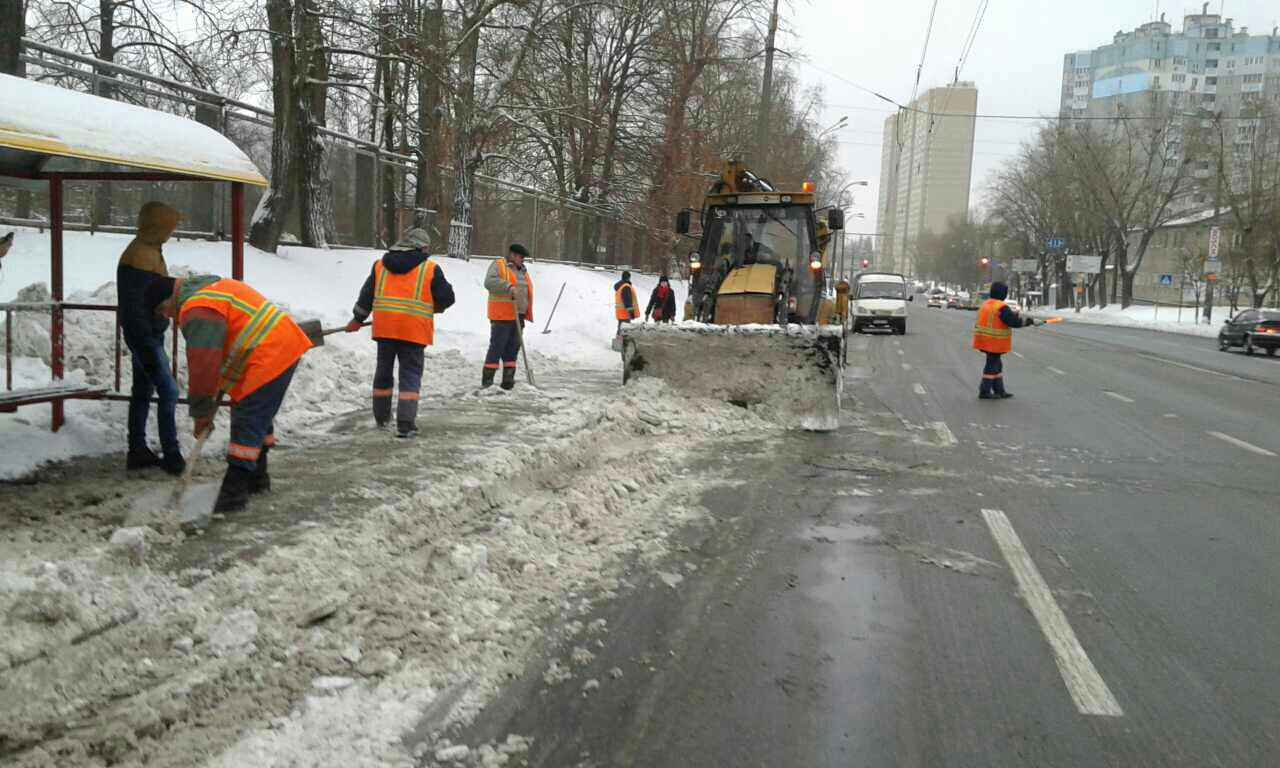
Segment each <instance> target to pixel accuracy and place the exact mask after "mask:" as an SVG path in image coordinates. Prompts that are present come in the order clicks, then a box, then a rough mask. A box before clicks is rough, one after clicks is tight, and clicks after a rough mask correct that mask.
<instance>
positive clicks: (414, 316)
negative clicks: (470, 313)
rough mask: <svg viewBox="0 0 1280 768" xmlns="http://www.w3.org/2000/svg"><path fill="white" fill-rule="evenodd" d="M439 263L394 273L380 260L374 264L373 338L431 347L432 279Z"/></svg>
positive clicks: (434, 324) (421, 265) (434, 325)
mask: <svg viewBox="0 0 1280 768" xmlns="http://www.w3.org/2000/svg"><path fill="white" fill-rule="evenodd" d="M435 274H436V263H435V262H434V261H424V262H422V263H421V264H419V265H418V266H417V268H415V269H412V270H410V271H408V272H405V273H403V274H399V275H397V274H395V273H394V272H392V271H391V270H389V269H387V268H386V267H385V266H384V265H383V264H382V261H381V260H379V261H378V262H377V263H376V264H374V265H373V285H374V288H373V338H375V339H398V340H399V341H407V342H410V343H411V344H421V345H423V346H426V347H429V346H431V343H432V342H433V341H435V338H436V321H435V313H436V312H435V304H434V303H432V299H431V278H433V277H435Z"/></svg>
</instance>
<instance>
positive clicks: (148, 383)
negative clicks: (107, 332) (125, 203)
mask: <svg viewBox="0 0 1280 768" xmlns="http://www.w3.org/2000/svg"><path fill="white" fill-rule="evenodd" d="M177 226H178V211H177V210H176V209H174V208H172V207H170V206H168V205H165V204H164V203H159V202H155V201H152V202H149V203H146V204H144V205H143V206H142V210H140V211H139V212H138V234H137V235H136V236H135V237H134V238H133V240H132V241H131V242H130V243H129V245H128V246H127V247H126V248H125V249H124V253H123V254H121V256H120V263H119V265H118V266H117V267H116V295H117V298H118V304H119V305H118V307H117V312H118V313H119V316H120V329H121V330H122V331H123V332H124V343H125V344H126V345H128V347H129V358H130V360H131V362H132V365H133V388H132V390H131V391H130V393H129V429H128V432H129V455H128V458H127V459H126V461H125V467H126V468H127V469H130V470H133V469H145V468H148V467H161V468H163V469H164V471H166V472H168V473H170V474H173V475H179V474H182V470H183V469H185V468H186V462H185V461H183V459H182V453H181V451H180V450H179V447H178V427H177V422H176V420H175V413H176V410H177V404H178V384H177V382H175V381H174V380H173V374H172V373H171V372H170V368H169V358H168V356H167V355H165V353H164V332H165V329H166V328H168V327H169V321H168V320H166V319H165V318H163V317H160V316H158V315H155V314H153V313H152V311H151V308H150V307H148V306H147V305H146V303H145V302H144V301H143V294H145V293H146V290H147V288H148V287H149V286H150V285H151V284H152V283H153V282H155V281H156V280H159V279H163V278H167V277H168V275H169V271H168V268H167V266H166V264H165V261H164V254H163V253H162V252H161V247H162V246H163V245H164V243H165V242H166V241H167V240H168V239H169V236H170V235H172V234H173V230H174V229H176V228H177ZM153 393H155V394H157V395H158V399H159V404H158V405H157V408H156V410H157V413H156V417H157V421H158V422H159V432H160V448H161V450H162V451H163V453H164V458H163V459H161V458H160V457H158V456H156V455H155V454H154V453H152V451H151V449H150V448H148V447H147V416H148V414H149V412H150V410H151V395H152V394H153Z"/></svg>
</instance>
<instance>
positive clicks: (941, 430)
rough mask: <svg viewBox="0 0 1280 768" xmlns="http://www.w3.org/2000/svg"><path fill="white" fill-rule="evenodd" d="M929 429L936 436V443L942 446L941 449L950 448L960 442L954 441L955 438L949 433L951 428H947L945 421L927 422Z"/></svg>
mask: <svg viewBox="0 0 1280 768" xmlns="http://www.w3.org/2000/svg"><path fill="white" fill-rule="evenodd" d="M929 428H930V429H932V430H933V431H934V433H935V434H936V435H937V436H938V442H939V443H941V444H942V447H943V448H950V447H951V446H953V445H956V444H958V443H959V442H960V441H959V440H956V436H955V435H954V434H952V433H951V428H950V427H948V426H947V422H945V421H931V422H929Z"/></svg>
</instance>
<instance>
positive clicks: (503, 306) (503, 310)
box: [489, 259, 533, 320]
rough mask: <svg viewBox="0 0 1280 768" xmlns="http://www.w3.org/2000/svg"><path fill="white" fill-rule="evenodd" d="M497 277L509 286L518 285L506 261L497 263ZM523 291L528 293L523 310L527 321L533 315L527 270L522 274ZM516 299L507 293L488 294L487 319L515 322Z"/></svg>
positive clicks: (530, 279)
mask: <svg viewBox="0 0 1280 768" xmlns="http://www.w3.org/2000/svg"><path fill="white" fill-rule="evenodd" d="M498 276H499V277H501V278H502V279H503V280H505V281H506V282H507V283H509V284H510V285H511V286H513V287H514V286H517V285H519V284H520V283H519V279H518V278H517V276H516V273H515V270H513V269H511V268H510V267H509V266H507V261H506V259H502V260H500V261H498ZM524 284H525V290H527V291H528V293H529V304H528V306H527V307H526V309H525V318H526V319H527V318H528V317H529V316H530V315H532V314H533V279H532V278H530V277H529V272H528V270H525V273H524ZM515 302H516V299H515V297H514V296H512V295H511V294H509V293H490V294H489V319H490V320H515V319H516V308H515Z"/></svg>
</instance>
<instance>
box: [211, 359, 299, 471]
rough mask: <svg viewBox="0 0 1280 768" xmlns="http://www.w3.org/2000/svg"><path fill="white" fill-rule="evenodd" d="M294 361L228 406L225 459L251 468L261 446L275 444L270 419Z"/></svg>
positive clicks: (273, 418) (274, 429)
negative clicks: (228, 424)
mask: <svg viewBox="0 0 1280 768" xmlns="http://www.w3.org/2000/svg"><path fill="white" fill-rule="evenodd" d="M297 369H298V364H297V363H294V364H293V365H291V366H289V367H288V368H287V369H286V370H285V372H284V373H282V374H280V375H279V376H277V377H275V378H274V379H272V380H271V381H268V382H267V383H266V384H263V385H262V386H261V387H258V388H257V389H255V390H253V391H252V392H250V393H249V394H248V395H246V396H245V398H244V399H243V400H241V401H239V402H237V403H234V404H233V405H232V406H231V443H230V444H229V445H228V446H227V463H228V464H230V465H232V466H236V467H240V468H242V469H249V470H251V469H253V468H254V467H255V466H257V464H258V456H260V455H261V454H262V449H263V448H270V447H271V446H273V445H275V444H276V428H275V424H274V423H273V422H274V421H275V418H276V413H278V412H279V411H280V404H281V403H283V402H284V396H285V393H286V392H288V391H289V382H291V381H293V372H294V371H296V370H297Z"/></svg>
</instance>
